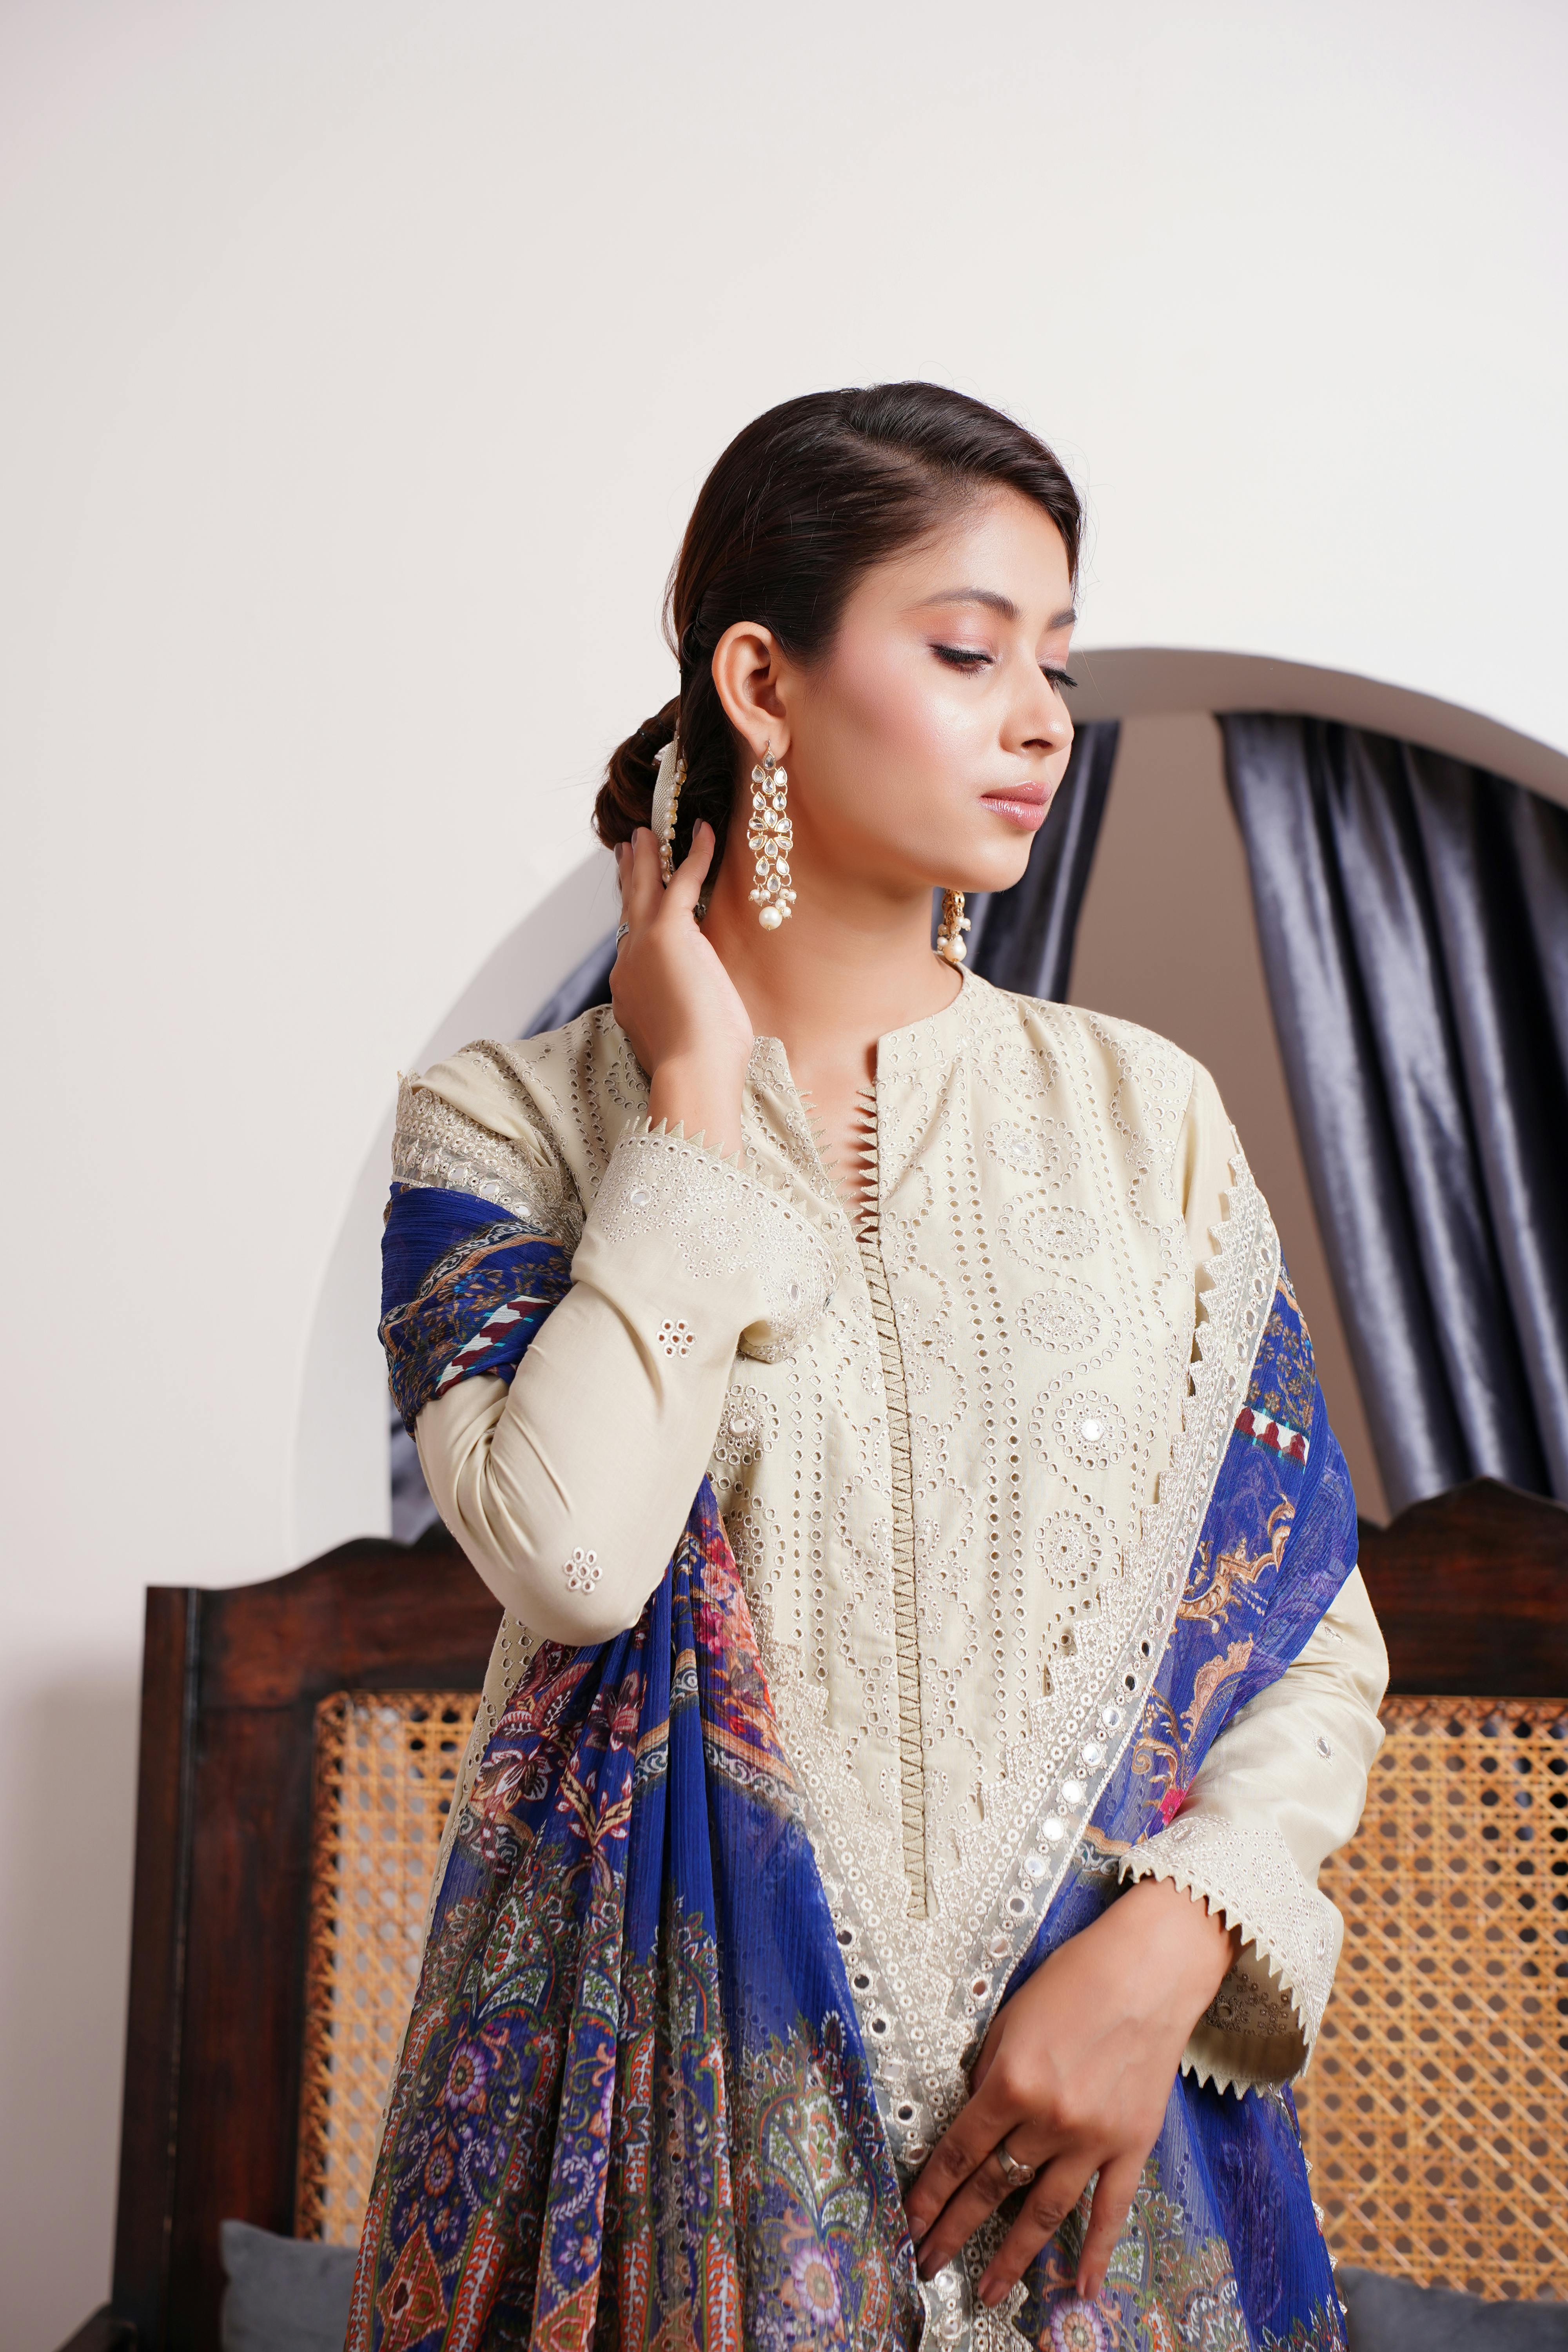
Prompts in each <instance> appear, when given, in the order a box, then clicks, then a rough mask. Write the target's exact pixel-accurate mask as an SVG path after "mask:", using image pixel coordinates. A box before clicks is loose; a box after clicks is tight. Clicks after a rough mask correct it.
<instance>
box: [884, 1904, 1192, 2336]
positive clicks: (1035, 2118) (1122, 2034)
mask: <svg viewBox="0 0 1568 2352" xmlns="http://www.w3.org/2000/svg"><path fill="white" fill-rule="evenodd" d="M1238 1941H1239V1938H1238V1937H1237V1936H1236V1935H1234V1934H1233V1932H1232V1931H1231V1930H1230V1929H1229V1928H1227V1927H1225V1926H1224V1925H1223V1924H1222V1923H1221V1922H1220V1921H1219V1920H1217V1919H1212V1918H1211V1917H1210V1916H1209V1914H1208V1910H1207V1907H1206V1906H1205V1905H1204V1904H1202V1903H1199V1902H1195V1901H1194V1899H1193V1897H1192V1896H1191V1895H1188V1894H1186V1893H1185V1892H1184V1890H1183V1889H1181V1888H1179V1887H1175V1886H1173V1885H1171V1884H1170V1883H1169V1882H1168V1881H1166V1880H1159V1879H1143V1880H1142V1881H1141V1882H1140V1884H1139V1885H1136V1886H1132V1887H1130V1888H1129V1889H1128V1891H1127V1893H1126V1894H1125V1895H1121V1897H1120V1899H1119V1900H1118V1901H1116V1902H1114V1903H1112V1904H1111V1905H1110V1907H1109V1909H1108V1910H1106V1911H1104V1912H1102V1913H1101V1914H1100V1917H1099V1918H1098V1919H1096V1920H1095V1921H1094V1922H1093V1923H1092V1925H1091V1926H1089V1927H1085V1928H1084V1929H1083V1930H1082V1931H1081V1933H1080V1934H1079V1935H1077V1936H1073V1937H1069V1938H1068V1941H1067V1942H1066V1943H1065V1944H1063V1945H1062V1946H1061V1947H1060V1948H1059V1949H1058V1950H1057V1951H1055V1952H1053V1953H1052V1954H1051V1956H1050V1958H1049V1959H1047V1960H1046V1961H1045V1962H1043V1963H1042V1965H1041V1966H1040V1967H1039V1968H1037V1969H1036V1971H1035V1973H1034V1975H1033V1976H1032V1977H1031V1978H1030V1979H1028V1981H1027V1983H1026V1984H1025V1985H1023V1986H1022V1987H1020V1989H1019V1990H1018V1991H1017V1992H1016V1993H1015V1994H1014V1995H1013V1996H1012V1998H1011V1999H1010V2000H1007V2001H1006V2002H1005V2003H1004V2005H1003V2007H1002V2008H1001V2009H1000V2010H999V2011H997V2013H996V2016H995V2019H994V2021H993V2024H992V2027H991V2031H990V2032H989V2033H988V2034H987V2035H986V2037H985V2042H984V2047H983V2048H982V2050H981V2053H980V2056H979V2059H978V2060H977V2061H976V2063H975V2067H974V2073H973V2080H972V2095H971V2097H970V2100H969V2104H968V2105H967V2106H966V2107H965V2108H964V2109H963V2114H962V2115H960V2116H958V2118H957V2120H956V2121H955V2122H954V2123H953V2124H952V2126H951V2128H950V2129H949V2130H948V2131H946V2132H945V2133H944V2134H943V2136H942V2138H941V2139H940V2140H939V2141H938V2143H937V2145H936V2147H934V2148H933V2149H932V2150H931V2155H930V2156H929V2157H928V2158H927V2159H926V2163H925V2166H924V2168H923V2169H922V2171H921V2175H920V2178H919V2179H918V2180H917V2181H916V2182H915V2184H914V2186H913V2188H912V2189H910V2192H909V2195H908V2197H907V2198H906V2200H905V2204H906V2207H907V2209H908V2212H909V2220H910V2233H911V2234H912V2236H913V2238H914V2240H915V2243H916V2245H917V2246H918V2247H919V2249H920V2268H921V2277H922V2278H931V2277H932V2276H933V2275H934V2274H935V2273H936V2272H937V2271H939V2270H940V2269H941V2268H942V2265H943V2264H944V2263H949V2262H951V2261H952V2257H953V2255H954V2254H956V2253H957V2252H958V2250H959V2248H960V2247H961V2246H962V2245H963V2243H964V2242H965V2241H966V2240H967V2239H969V2238H971V2237H972V2236H973V2233H974V2231H976V2230H977V2229H978V2228H979V2227H980V2224H981V2223H982V2222H983V2221H984V2220H985V2218H986V2216H987V2215H988V2214H989V2213H991V2212H993V2211H994V2210H995V2208H996V2207H997V2206H998V2205H1000V2204H1001V2203H1002V2201H1003V2200H1004V2199H1005V2198H1006V2197H1009V2196H1011V2194H1012V2193H1013V2189H1012V2185H1010V2184H1009V2182H1008V2180H1007V2178H1006V2175H1005V2172H1004V2171H1003V2168H1002V2167H1001V2165H1000V2164H999V2163H998V2162H997V2160H996V2153H995V2152H996V2150H997V2148H998V2147H1001V2146H1002V2145H1003V2144H1004V2142H1005V2145H1006V2148H1007V2153H1008V2155H1009V2156H1010V2157H1012V2158H1014V2159H1015V2160H1016V2162H1017V2163H1020V2164H1028V2165H1033V2166H1035V2167H1036V2168H1037V2171H1036V2178H1035V2179H1034V2181H1033V2183H1032V2184H1031V2186H1030V2187H1029V2189H1027V2190H1026V2194H1025V2197H1024V2202H1023V2206H1022V2209H1021V2210H1020V2211H1019V2214H1018V2216H1017V2219H1016V2221H1014V2223H1013V2226H1012V2228H1011V2229H1010V2230H1009V2231H1008V2232H1007V2235H1006V2237H1005V2239H1004V2240H1003V2242H1002V2244H1001V2246H1000V2248H999V2249H998V2251H997V2253H996V2256H995V2259H994V2262H993V2263H991V2265H990V2267H989V2269H988V2270H987V2271H986V2273H985V2275H984V2278H983V2279H982V2280H981V2282H980V2299H981V2301H982V2302H983V2303H984V2304H988V2305H991V2304H997V2303H1000V2302H1001V2300H1002V2298H1003V2296H1004V2295H1005V2294H1006V2293H1007V2291H1008V2289H1009V2288H1010V2287H1011V2286H1012V2285H1013V2284H1015V2283H1016V2281H1017V2280H1018V2279H1020V2278H1022V2276H1023V2274H1024V2273H1025V2271H1026V2269H1027V2267H1028V2265H1029V2263H1031V2262H1032V2261H1033V2260H1034V2258H1035V2256H1036V2254H1037V2253H1038V2252H1039V2250H1040V2248H1041V2247H1042V2246H1043V2245H1044V2244H1045V2243H1046V2241H1047V2239H1048V2238H1051V2237H1054V2235H1055V2234H1056V2231H1058V2229H1059V2227H1060V2226H1061V2223H1062V2222H1063V2221H1065V2220H1066V2218H1067V2216H1068V2214H1069V2213H1070V2212H1071V2211H1072V2210H1073V2208H1074V2206H1075V2205H1076V2204H1077V2203H1078V2200H1079V2197H1080V2196H1081V2195H1082V2194H1083V2190H1084V2187H1085V2185H1086V2183H1087V2182H1088V2180H1089V2178H1090V2176H1091V2175H1092V2174H1093V2173H1096V2172H1098V2173H1099V2175H1100V2179H1099V2181H1098V2183H1097V2185H1096V2188H1095V2191H1094V2202H1093V2205H1092V2207H1091V2208H1090V2211H1089V2229H1088V2231H1087V2233H1086V2235H1085V2238H1084V2243H1083V2252H1082V2253H1081V2255H1080V2257H1079V2266H1078V2281H1077V2284H1078V2292H1079V2294H1080V2295H1082V2296H1084V2298H1085V2299H1086V2300H1087V2301H1089V2302H1092V2301H1093V2300H1094V2298H1095V2296H1096V2295H1098V2294H1099V2293H1100V2288H1101V2287H1102V2286H1103V2285H1104V2284H1105V2273H1106V2267H1107V2264H1108V2263H1109V2262H1110V2252H1111V2248H1112V2247H1113V2246H1114V2245H1115V2243H1116V2241H1117V2239H1118V2238H1119V2237H1120V2236H1121V2228H1122V2224H1123V2222H1124V2221H1126V2219H1127V2214H1128V2210H1129V2208H1130V2207H1131V2202H1132V2198H1133V2194H1134V2192H1135V2191H1136V2189H1137V2187H1138V2182H1139V2179H1140V2176H1141V2175H1142V2170H1143V2165H1144V2161H1145V2159H1146V2158H1147V2157H1148V2154H1149V2151H1150V2149H1151V2148H1152V2147H1153V2145H1154V2142H1155V2140H1156V2138H1157V2137H1159V2132H1160V2126H1161V2125H1162V2124H1163V2121H1164V2119H1165V2108H1166V2105H1167V2104H1168V2102H1169V2100H1170V2096H1171V2085H1172V2084H1173V2082H1174V2081H1175V2078H1176V2069H1177V2067H1178V2066H1179V2065H1180V2063H1181V2058H1182V2052H1183V2050H1184V2048H1185V2046H1186V2042H1187V2037H1188V2035H1189V2034H1190V2033H1191V2032H1192V2030H1193V2027H1194V2025H1195V2024H1196V2022H1197V2021H1198V2019H1199V2018H1200V2017H1201V2016H1202V2015H1203V2013H1204V2011H1205V2009H1206V2008H1207V2007H1208V2005H1209V2003H1210V2001H1211V2000H1213V1999H1214V1996H1215V1992H1216V1991H1217V1990H1218V1988H1219V1983H1220V1979H1221V1978H1222V1977H1223V1976H1224V1975H1225V1973H1226V1969H1228V1968H1229V1966H1230V1964H1231V1960H1232V1958H1234V1955H1235V1950H1236V1947H1237V1943H1238Z"/></svg>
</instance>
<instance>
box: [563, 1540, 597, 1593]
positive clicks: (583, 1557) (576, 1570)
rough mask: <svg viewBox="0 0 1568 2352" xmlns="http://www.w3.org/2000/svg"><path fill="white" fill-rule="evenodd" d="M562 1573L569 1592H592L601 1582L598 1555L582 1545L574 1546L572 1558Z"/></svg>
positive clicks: (564, 1565) (565, 1564)
mask: <svg viewBox="0 0 1568 2352" xmlns="http://www.w3.org/2000/svg"><path fill="white" fill-rule="evenodd" d="M561 1573H562V1575H563V1577H564V1578H565V1580H566V1585H567V1589H568V1591H572V1592H592V1591H593V1590H594V1587H595V1584H597V1582H598V1581H599V1573H600V1571H599V1555H598V1553H597V1552H596V1551H589V1550H587V1549H584V1546H583V1545H582V1544H574V1546H573V1548H572V1557H571V1559H569V1560H567V1561H566V1562H565V1563H564V1564H563V1568H562V1570H561Z"/></svg>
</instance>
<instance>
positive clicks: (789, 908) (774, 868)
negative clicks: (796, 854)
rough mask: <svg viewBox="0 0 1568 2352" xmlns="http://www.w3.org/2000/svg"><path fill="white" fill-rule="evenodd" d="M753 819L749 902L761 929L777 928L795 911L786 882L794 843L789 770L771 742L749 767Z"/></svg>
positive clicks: (749, 833) (749, 839)
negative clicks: (777, 757) (753, 863)
mask: <svg viewBox="0 0 1568 2352" xmlns="http://www.w3.org/2000/svg"><path fill="white" fill-rule="evenodd" d="M788 790H789V772H788V770H787V769H784V768H781V767H780V766H779V765H778V763H777V761H775V760H774V758H773V745H772V744H771V743H765V744H764V745H763V756H762V761H761V762H760V764H759V765H758V766H757V767H754V768H753V769H752V822H751V824H749V825H748V826H747V827H746V847H747V848H748V849H749V850H750V851H751V853H752V856H753V857H754V858H755V859H756V861H757V865H756V877H755V881H754V885H753V887H752V906H753V907H755V908H756V909H757V920H758V922H759V923H761V925H762V927H763V930H764V931H776V930H777V929H778V927H779V925H780V924H781V923H782V922H783V921H784V917H785V916H786V915H793V914H794V912H795V892H794V891H793V890H792V889H791V888H790V886H789V854H790V851H791V850H792V849H793V848H794V847H795V826H794V825H793V824H792V823H791V822H790V815H789V803H788V800H787V797H786V795H787V793H788Z"/></svg>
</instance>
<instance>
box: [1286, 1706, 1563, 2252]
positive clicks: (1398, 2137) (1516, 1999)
mask: <svg viewBox="0 0 1568 2352" xmlns="http://www.w3.org/2000/svg"><path fill="white" fill-rule="evenodd" d="M1383 1719H1384V1726H1385V1727H1386V1730H1387V1734H1388V1738H1387V1741H1386V1744H1385V1746H1384V1751H1383V1754H1382V1756H1381V1758H1380V1759H1379V1760H1378V1762H1377V1764H1376V1765H1375V1766H1374V1768H1373V1774H1372V1780H1371V1785H1370V1787H1369V1789H1368V1792H1367V1805H1366V1814H1365V1818H1364V1820H1363V1823H1362V1827H1361V1830H1360V1832H1358V1834H1357V1836H1356V1838H1355V1839H1354V1841H1353V1843H1352V1844H1351V1845H1350V1846H1348V1847H1347V1848H1346V1849H1345V1851H1344V1853H1342V1854H1339V1855H1337V1856H1335V1858H1334V1859H1333V1861H1332V1862H1331V1863H1330V1864H1329V1865H1328V1867H1327V1868H1326V1869H1325V1871H1324V1873H1323V1878H1322V1885H1323V1890H1324V1892H1325V1894H1327V1895H1331V1897H1332V1898H1333V1900H1334V1901H1335V1902H1336V1903H1337V1904H1338V1905H1339V1906H1340V1908H1341V1910H1342V1912H1343V1913H1344V1917H1345V1946H1344V1955H1343V1958H1342V1960H1341V1962H1340V1969H1339V1978H1338V1981H1337V1984H1336V1987H1335V1991H1334V1997H1333V1999H1332V2000H1331V2002H1330V2004H1329V2011H1328V2017H1327V2021H1326V2022H1325V2025H1324V2029H1323V2033H1322V2037H1321V2041H1320V2042H1319V2044H1318V2048H1317V2053H1316V2055H1315V2056H1314V2058H1313V2061H1312V2067H1311V2071H1310V2074H1309V2075H1308V2076H1307V2078H1306V2080H1305V2082H1304V2083H1302V2084H1301V2085H1300V2089H1299V2091H1298V2094H1297V2096H1298V2102H1299V2105H1300V2114H1301V2122H1302V2128H1303V2132H1304V2135H1305V2137H1306V2143H1307V2153H1308V2156H1309V2158H1310V2159H1311V2162H1312V2166H1313V2172H1312V2187H1313V2190H1314V2193H1315V2195H1316V2196H1317V2198H1318V2200H1319V2202H1320V2203H1321V2206H1322V2207H1323V2209H1324V2214H1325V2221H1324V2229H1325V2233H1326V2235H1327V2237H1328V2241H1329V2244H1330V2246H1331V2249H1332V2251H1333V2252H1334V2254H1335V2255H1336V2257H1338V2258H1339V2259H1341V2260H1342V2261H1346V2262H1354V2263H1366V2264H1368V2265H1369V2266H1371V2267H1372V2268H1373V2269H1377V2270H1382V2271H1387V2272H1393V2273H1402V2274H1404V2275H1405V2276H1406V2277H1409V2278H1412V2279H1415V2280H1417V2281H1419V2282H1420V2283H1421V2284H1427V2285H1431V2284H1441V2285H1446V2286H1456V2287H1462V2288H1466V2289H1468V2291H1469V2292H1471V2293H1472V2294H1486V2295H1493V2296H1525V2297H1535V2296H1541V2295H1550V2296H1568V2221H1565V2219H1564V2216H1565V2215H1568V1701H1563V1700H1556V1699H1498V1700H1493V1699H1481V1698H1415V1697H1407V1698H1391V1699H1389V1700H1388V1701H1387V1702H1386V1703H1385V1705H1384V1710H1383Z"/></svg>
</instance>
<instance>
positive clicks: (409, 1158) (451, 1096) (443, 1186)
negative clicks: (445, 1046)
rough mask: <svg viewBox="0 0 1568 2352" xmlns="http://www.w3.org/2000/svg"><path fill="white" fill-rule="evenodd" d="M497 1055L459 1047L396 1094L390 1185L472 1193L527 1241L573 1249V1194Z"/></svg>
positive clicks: (578, 1226) (576, 1209)
mask: <svg viewBox="0 0 1568 2352" xmlns="http://www.w3.org/2000/svg"><path fill="white" fill-rule="evenodd" d="M530 1110H531V1105H530V1104H529V1102H528V1099H527V1097H525V1096H524V1095H523V1094H522V1093H521V1089H520V1088H519V1087H518V1086H517V1083H516V1080H515V1077H514V1076H512V1075H511V1074H510V1071H509V1069H508V1068H507V1066H506V1065H505V1063H504V1061H503V1060H502V1058H501V1055H500V1048H499V1047H495V1046H490V1045H468V1046H465V1048H464V1049H463V1051H462V1052H461V1053H460V1054H455V1055H453V1056H452V1058H451V1059H450V1060H449V1061H447V1062H442V1063H438V1064H437V1066H435V1067H434V1068H433V1069H431V1070H429V1071H427V1072H426V1075H425V1076H423V1077H414V1078H405V1079H404V1080H403V1083H402V1085H401V1086H400V1087H399V1089H398V1097H397V1125H396V1128H395V1131H394V1135H393V1143H392V1174H393V1181H394V1182H395V1183H399V1184H428V1185H431V1186H434V1187H437V1188H438V1189H440V1190H442V1191H446V1192H472V1193H474V1194H476V1195H477V1196H478V1197H479V1199H480V1200H483V1201H493V1202H495V1203H496V1205H497V1206H498V1207H499V1208H502V1209H506V1210H508V1211H510V1213H511V1215H513V1216H514V1217H518V1218H521V1221H522V1223H523V1224H524V1225H525V1226H526V1227H527V1228H528V1230H529V1231H530V1232H531V1233H537V1234H548V1235H549V1236H550V1237H551V1239H552V1240H554V1241H559V1242H560V1243H561V1244H563V1247H565V1248H567V1249H572V1248H574V1247H575V1245H576V1243H577V1240H578V1237H579V1235H580V1234H581V1233H582V1230H583V1209H582V1203H581V1201H580V1199H579V1196H578V1192H577V1187H576V1185H575V1184H574V1181H573V1179H572V1176H571V1174H570V1172H569V1171H568V1170H567V1167H566V1165H565V1162H564V1160H563V1156H562V1154H561V1152H560V1151H559V1150H558V1149H557V1148H556V1146H555V1144H554V1141H553V1139H552V1137H551V1136H550V1134H549V1132H548V1130H547V1129H544V1128H543V1127H542V1126H541V1125H540V1124H538V1123H537V1122H536V1121H535V1120H534V1119H533V1118H531V1117H530V1116H529V1112H530Z"/></svg>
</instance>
